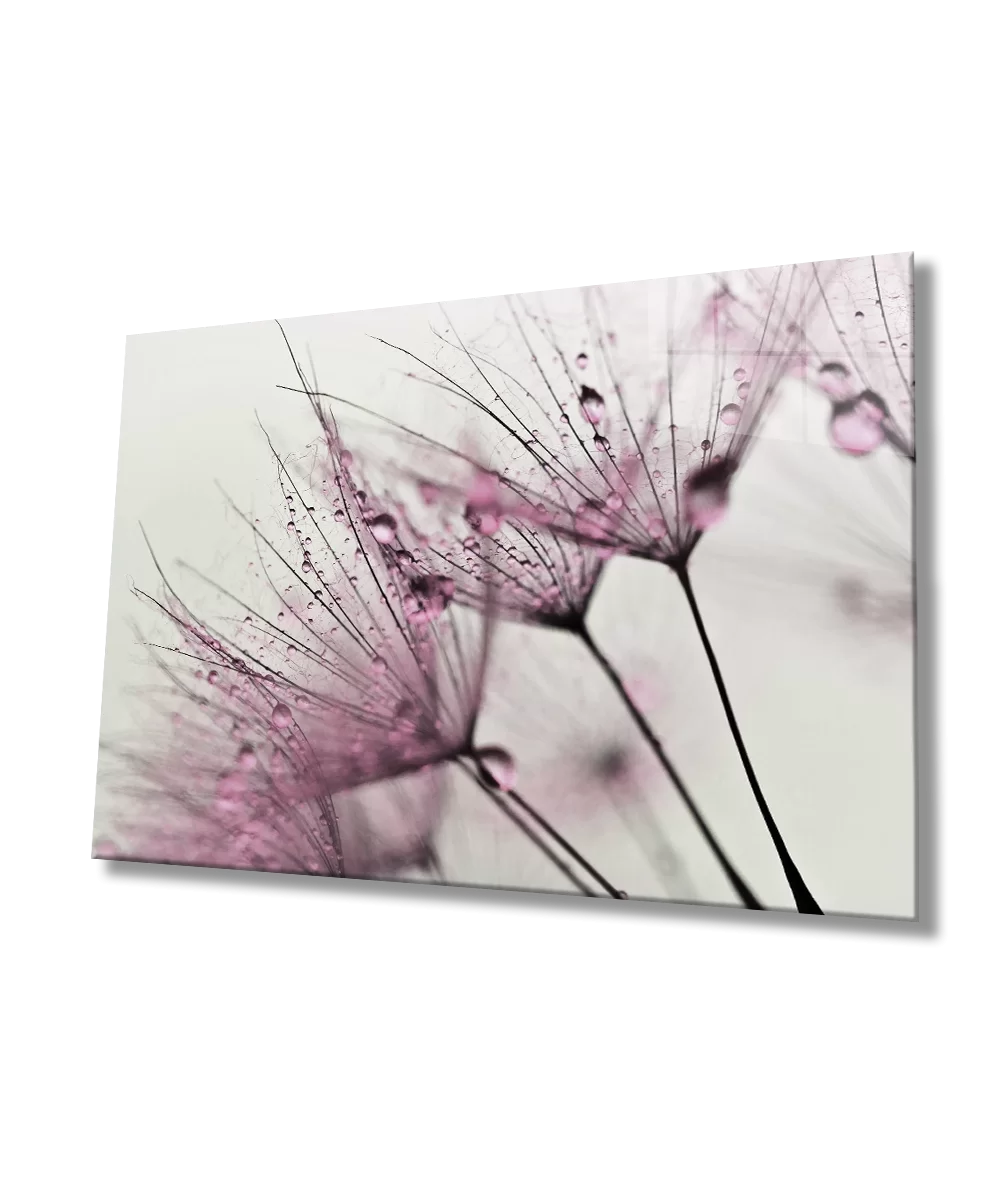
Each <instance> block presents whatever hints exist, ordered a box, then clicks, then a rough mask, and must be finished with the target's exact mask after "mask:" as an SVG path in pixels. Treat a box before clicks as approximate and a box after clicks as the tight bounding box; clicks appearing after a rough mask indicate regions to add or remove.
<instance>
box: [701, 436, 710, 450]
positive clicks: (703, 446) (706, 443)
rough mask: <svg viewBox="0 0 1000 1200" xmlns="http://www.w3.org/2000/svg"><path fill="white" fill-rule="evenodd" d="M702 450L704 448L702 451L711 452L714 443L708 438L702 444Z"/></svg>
mask: <svg viewBox="0 0 1000 1200" xmlns="http://www.w3.org/2000/svg"><path fill="white" fill-rule="evenodd" d="M701 448H702V450H711V449H712V443H711V442H710V441H709V440H708V438H706V439H705V440H704V441H703V442H702V443H701Z"/></svg>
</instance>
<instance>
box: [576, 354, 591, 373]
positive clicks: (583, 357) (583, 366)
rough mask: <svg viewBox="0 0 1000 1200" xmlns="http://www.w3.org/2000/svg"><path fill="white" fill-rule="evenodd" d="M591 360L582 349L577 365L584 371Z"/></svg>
mask: <svg viewBox="0 0 1000 1200" xmlns="http://www.w3.org/2000/svg"><path fill="white" fill-rule="evenodd" d="M589 362H590V359H589V358H588V357H587V355H586V354H584V352H583V351H582V350H581V351H580V353H579V354H578V355H577V356H576V365H577V366H578V367H579V368H580V370H581V371H583V370H585V369H586V366H587V363H589Z"/></svg>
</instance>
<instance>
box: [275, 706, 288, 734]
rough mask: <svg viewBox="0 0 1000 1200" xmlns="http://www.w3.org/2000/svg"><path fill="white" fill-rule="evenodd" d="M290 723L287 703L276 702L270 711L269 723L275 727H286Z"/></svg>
mask: <svg viewBox="0 0 1000 1200" xmlns="http://www.w3.org/2000/svg"><path fill="white" fill-rule="evenodd" d="M291 723H292V710H291V709H290V708H289V707H288V705H287V704H276V705H275V706H274V710H273V712H272V713H271V724H272V725H273V726H274V728H275V729H287V728H288V726H289V725H291Z"/></svg>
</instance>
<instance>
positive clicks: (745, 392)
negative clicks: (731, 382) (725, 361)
mask: <svg viewBox="0 0 1000 1200" xmlns="http://www.w3.org/2000/svg"><path fill="white" fill-rule="evenodd" d="M736 395H737V396H739V398H740V399H741V400H745V399H746V398H747V396H749V395H750V384H749V383H741V384H740V386H739V387H738V388H737V389H736Z"/></svg>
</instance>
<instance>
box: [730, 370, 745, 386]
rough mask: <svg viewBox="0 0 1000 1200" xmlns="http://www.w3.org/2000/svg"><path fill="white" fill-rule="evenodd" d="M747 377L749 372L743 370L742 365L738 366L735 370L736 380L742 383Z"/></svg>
mask: <svg viewBox="0 0 1000 1200" xmlns="http://www.w3.org/2000/svg"><path fill="white" fill-rule="evenodd" d="M746 377H747V373H746V371H744V370H743V368H742V367H737V368H736V370H735V371H734V372H733V378H734V379H735V380H736V382H737V383H742V382H743V380H744V379H746Z"/></svg>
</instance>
